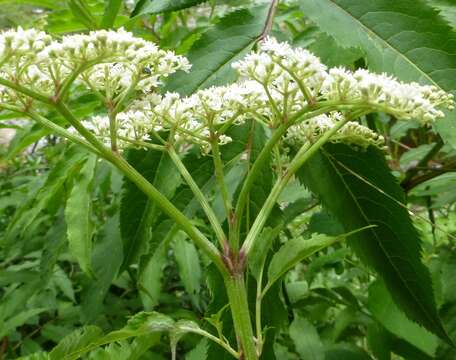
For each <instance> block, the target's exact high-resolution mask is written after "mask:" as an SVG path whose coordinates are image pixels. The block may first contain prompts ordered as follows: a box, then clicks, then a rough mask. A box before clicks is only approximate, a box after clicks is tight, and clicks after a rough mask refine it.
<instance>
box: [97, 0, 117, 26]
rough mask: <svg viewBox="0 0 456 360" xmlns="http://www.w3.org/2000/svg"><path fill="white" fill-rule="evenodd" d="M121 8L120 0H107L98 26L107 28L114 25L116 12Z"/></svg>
mask: <svg viewBox="0 0 456 360" xmlns="http://www.w3.org/2000/svg"><path fill="white" fill-rule="evenodd" d="M121 8H122V0H107V1H106V8H105V11H104V14H103V17H102V18H101V23H100V27H101V28H102V29H109V28H111V27H112V26H113V25H114V22H115V21H116V17H117V14H118V13H119V11H120V9H121Z"/></svg>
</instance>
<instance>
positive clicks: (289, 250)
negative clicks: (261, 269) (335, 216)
mask: <svg viewBox="0 0 456 360" xmlns="http://www.w3.org/2000/svg"><path fill="white" fill-rule="evenodd" d="M343 238H344V237H343V236H339V237H333V236H328V235H323V234H315V235H313V236H312V237H311V238H310V239H303V238H294V239H291V240H288V241H287V242H286V243H285V244H284V245H282V247H281V248H280V249H279V251H277V252H276V253H275V254H274V256H273V257H272V260H271V263H270V264H269V269H268V285H270V284H273V283H275V282H276V281H277V280H279V279H280V278H281V277H282V276H283V275H284V274H285V273H286V272H287V271H288V270H290V269H291V268H293V267H294V266H295V265H296V264H297V263H299V262H300V261H302V260H304V259H305V258H307V257H309V256H311V255H313V254H315V253H316V252H317V251H319V250H322V249H324V248H326V247H328V246H331V245H332V244H334V243H336V242H338V241H340V240H342V239H343Z"/></svg>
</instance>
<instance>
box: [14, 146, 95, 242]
mask: <svg viewBox="0 0 456 360" xmlns="http://www.w3.org/2000/svg"><path fill="white" fill-rule="evenodd" d="M86 156H87V153H85V152H82V151H80V149H78V148H77V147H76V146H71V147H70V148H69V149H68V150H67V151H66V152H65V153H64V154H63V158H64V161H63V160H62V161H60V162H59V163H58V164H57V165H56V166H54V168H53V169H52V170H51V171H50V172H49V174H48V176H47V178H46V181H45V183H44V184H43V186H42V187H41V188H40V189H39V190H38V191H37V193H36V194H33V196H30V198H29V200H28V201H26V202H25V203H24V205H23V206H22V207H21V208H19V209H18V210H17V211H16V213H15V215H14V217H13V219H12V220H11V221H10V223H9V225H8V229H7V233H6V236H5V240H6V241H8V240H9V241H11V240H12V239H14V238H15V237H16V236H18V235H23V234H24V233H25V232H26V231H27V229H28V227H29V226H30V225H31V224H32V222H33V221H34V220H35V219H36V218H37V217H38V215H40V213H41V212H42V211H44V210H45V209H46V208H47V206H48V204H49V202H50V201H51V200H52V199H53V197H54V196H55V195H56V194H58V193H59V191H60V190H61V189H62V187H63V185H64V183H65V182H66V181H67V179H68V178H69V177H71V175H72V171H73V169H74V168H75V167H76V166H78V164H79V163H80V162H81V161H82V160H83V159H84V158H85V157H86Z"/></svg>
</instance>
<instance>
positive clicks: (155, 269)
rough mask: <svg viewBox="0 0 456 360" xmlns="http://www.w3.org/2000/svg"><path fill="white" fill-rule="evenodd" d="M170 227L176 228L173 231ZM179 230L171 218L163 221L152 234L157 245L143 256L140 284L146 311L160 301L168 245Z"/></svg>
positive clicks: (140, 264)
mask: <svg viewBox="0 0 456 360" xmlns="http://www.w3.org/2000/svg"><path fill="white" fill-rule="evenodd" d="M170 228H173V229H174V230H173V231H171V230H170ZM177 232H178V227H177V225H174V226H173V225H172V224H171V220H168V221H163V222H161V223H160V224H159V225H158V226H156V227H155V228H154V232H153V234H152V240H154V239H157V241H154V244H155V243H157V247H156V248H155V249H153V250H151V251H150V252H149V254H148V255H147V256H142V257H141V261H140V263H139V278H138V285H139V290H140V296H141V300H142V302H143V305H144V309H145V310H146V311H150V310H152V309H154V307H155V306H157V305H158V303H159V298H160V293H161V287H162V283H161V279H162V276H163V268H164V267H165V265H166V264H167V262H168V256H167V252H168V246H169V243H170V241H171V240H172V239H173V238H174V236H175V235H176V233H177Z"/></svg>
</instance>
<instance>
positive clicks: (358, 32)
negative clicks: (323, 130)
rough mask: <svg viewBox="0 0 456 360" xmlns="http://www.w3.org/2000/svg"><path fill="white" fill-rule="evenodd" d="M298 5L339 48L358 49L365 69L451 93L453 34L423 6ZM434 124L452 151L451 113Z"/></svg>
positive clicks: (385, 2)
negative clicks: (331, 37)
mask: <svg viewBox="0 0 456 360" xmlns="http://www.w3.org/2000/svg"><path fill="white" fill-rule="evenodd" d="M300 6H301V8H302V9H303V11H304V12H305V14H306V16H308V17H309V18H310V19H312V21H314V22H315V23H317V24H318V25H319V26H320V28H321V29H322V30H323V31H325V32H327V33H328V34H330V35H331V36H333V37H334V38H335V39H336V40H337V41H338V42H339V43H340V44H341V45H342V46H345V47H359V48H361V49H362V50H363V51H364V52H365V54H366V56H367V62H368V65H369V69H370V70H373V71H377V72H387V73H390V74H394V75H395V76H397V77H398V78H399V79H401V80H404V81H417V82H421V83H424V84H431V85H435V86H437V87H438V88H440V89H443V90H445V91H449V92H452V93H453V94H456V59H455V57H454V54H455V53H456V32H454V31H453V29H452V28H451V27H450V26H449V25H448V23H447V22H446V21H445V20H444V19H443V18H442V17H440V16H439V14H438V13H437V11H435V10H434V9H432V8H431V7H429V6H428V5H427V4H426V3H425V2H423V1H415V0H401V1H394V0H376V1H357V0H303V1H301V2H300ZM442 39H444V41H442ZM435 126H436V129H437V130H438V131H439V133H440V135H441V136H442V138H443V139H444V140H445V141H446V142H448V143H450V144H451V145H452V146H453V147H454V148H456V111H452V112H451V113H449V114H448V115H447V116H446V118H445V119H441V120H439V121H438V122H437V123H436V125H435Z"/></svg>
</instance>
